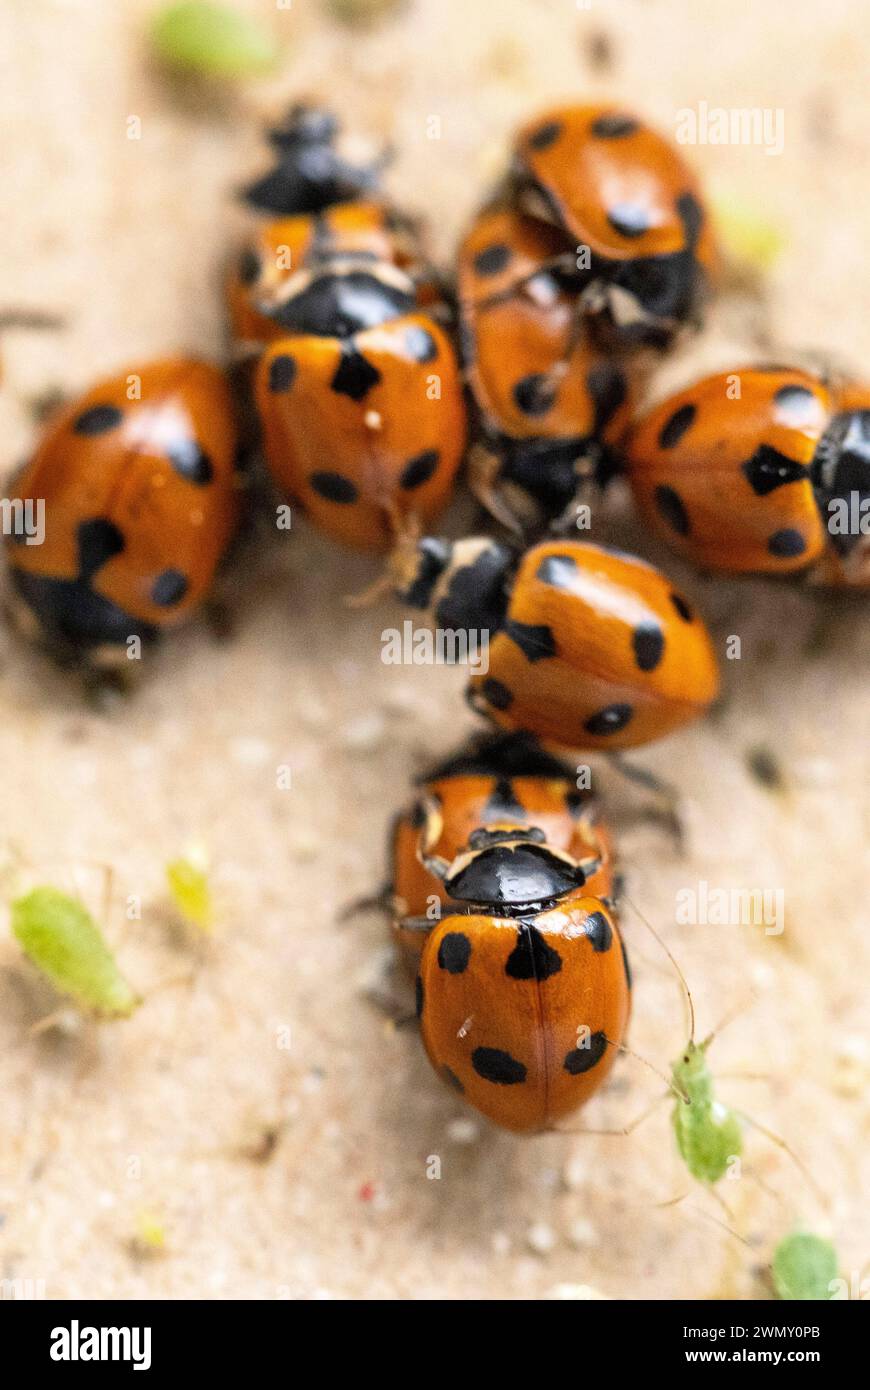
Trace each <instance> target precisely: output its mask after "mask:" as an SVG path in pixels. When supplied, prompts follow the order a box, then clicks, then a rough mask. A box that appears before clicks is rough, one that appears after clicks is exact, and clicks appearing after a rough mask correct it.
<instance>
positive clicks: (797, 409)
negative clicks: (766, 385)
mask: <svg viewBox="0 0 870 1390" xmlns="http://www.w3.org/2000/svg"><path fill="white" fill-rule="evenodd" d="M773 400H774V404H775V406H776V417H777V421H778V422H779V423H780V424H783V425H788V426H790V427H791V428H792V429H796V430H799V429H803V428H804V427H805V426H806V425H814V424H816V423H817V421H818V419H819V414H820V411H819V402H818V400H817V398H816V397H815V396H814V395H813V393H812V391H811V390H810V389H809V387H808V386H796V385H790V386H780V388H779V390H778V391H776V392H774V397H773Z"/></svg>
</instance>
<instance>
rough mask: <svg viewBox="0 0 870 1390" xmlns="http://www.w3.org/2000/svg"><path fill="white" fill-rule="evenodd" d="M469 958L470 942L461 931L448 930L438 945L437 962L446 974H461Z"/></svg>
mask: <svg viewBox="0 0 870 1390" xmlns="http://www.w3.org/2000/svg"><path fill="white" fill-rule="evenodd" d="M470 960H471V942H470V941H469V939H468V937H467V936H466V935H465V932H461V931H449V932H447V933H446V934H445V935H444V936H442V938H441V942H440V944H439V946H438V964H439V965H440V967H441V969H442V970H446V971H447V973H448V975H461V974H462V972H463V970H465V969H466V967H467V965H468V962H469V961H470Z"/></svg>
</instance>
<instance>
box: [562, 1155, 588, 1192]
mask: <svg viewBox="0 0 870 1390" xmlns="http://www.w3.org/2000/svg"><path fill="white" fill-rule="evenodd" d="M588 1170H589V1165H588V1163H587V1161H586V1159H585V1158H580V1157H574V1158H569V1159H568V1162H567V1163H566V1164H565V1167H564V1168H563V1169H562V1181H563V1183H564V1184H565V1186H566V1187H567V1189H568V1191H569V1192H577V1191H579V1189H580V1188H581V1187H585V1186H586V1178H587V1174H588Z"/></svg>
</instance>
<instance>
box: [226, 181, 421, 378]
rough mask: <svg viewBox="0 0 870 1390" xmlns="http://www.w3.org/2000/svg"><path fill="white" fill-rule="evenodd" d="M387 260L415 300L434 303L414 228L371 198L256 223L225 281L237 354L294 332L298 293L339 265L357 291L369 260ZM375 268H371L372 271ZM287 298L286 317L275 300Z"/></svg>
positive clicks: (319, 284) (312, 294) (319, 285)
mask: <svg viewBox="0 0 870 1390" xmlns="http://www.w3.org/2000/svg"><path fill="white" fill-rule="evenodd" d="M373 265H374V266H378V265H381V266H383V265H392V266H394V267H398V268H399V269H401V270H403V271H405V272H406V273H407V274H408V275H410V276H411V277H412V279H413V280H414V284H415V296H414V299H415V303H416V304H417V305H419V306H425V305H433V306H435V305H437V304H438V303H439V301H440V298H441V289H440V286H439V284H438V280H437V277H436V275H435V273H434V271H433V270H432V269H431V267H429V266H428V265H427V264H425V263H424V261H423V258H422V253H421V250H420V246H419V240H418V235H417V228H416V226H415V224H414V222H413V221H412V220H411V219H410V218H405V217H403V216H402V215H401V214H399V213H397V212H395V211H394V210H393V209H391V208H387V207H386V206H384V205H383V204H381V203H377V202H373V201H370V202H354V203H341V204H339V205H338V206H336V207H332V208H326V209H324V210H323V211H322V212H318V213H315V214H312V215H297V216H295V217H283V218H279V219H278V220H277V221H274V222H266V223H264V224H263V225H262V226H261V227H260V228H259V229H258V230H257V231H256V232H255V233H254V235H253V236H252V238H251V239H250V240H249V241H248V243H247V244H246V245H245V247H244V248H243V249H242V251H241V253H240V254H239V256H238V257H237V259H236V262H235V264H234V265H233V267H232V268H231V270H230V273H229V276H228V279H227V299H228V303H229V310H230V322H231V326H232V333H233V338H234V340H235V342H236V344H237V347H238V348H239V349H240V350H241V351H242V353H250V352H258V351H260V349H261V348H262V345H263V343H264V342H269V341H271V340H273V339H275V338H281V337H284V335H285V333H286V331H287V329H288V328H290V329H291V330H295V325H296V323H297V322H298V318H299V313H300V298H301V297H302V296H304V295H307V296H308V300H309V303H310V301H311V300H312V299H313V298H316V297H317V295H318V294H320V293H321V292H322V289H323V284H324V283H327V284H328V279H327V280H326V281H324V280H322V279H321V276H326V277H328V276H329V275H330V274H331V275H335V274H337V273H339V272H340V271H343V272H345V273H347V272H348V271H349V270H351V269H353V270H355V271H356V272H357V276H356V278H355V280H354V284H355V285H356V287H357V290H359V288H360V286H362V288H363V289H364V288H365V287H366V285H367V284H368V283H369V281H370V280H371V278H372V277H371V276H369V277H366V274H365V273H366V272H368V271H369V270H370V268H371V267H372V266H373ZM376 273H377V272H375V274H376ZM284 303H287V304H288V306H289V308H288V311H287V321H285V318H284V316H282V305H283V304H284Z"/></svg>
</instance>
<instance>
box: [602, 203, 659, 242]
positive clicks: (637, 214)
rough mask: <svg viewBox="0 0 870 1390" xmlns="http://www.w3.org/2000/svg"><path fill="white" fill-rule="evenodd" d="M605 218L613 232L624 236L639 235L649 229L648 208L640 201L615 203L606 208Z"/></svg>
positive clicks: (632, 236)
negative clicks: (613, 205)
mask: <svg viewBox="0 0 870 1390" xmlns="http://www.w3.org/2000/svg"><path fill="white" fill-rule="evenodd" d="M607 220H608V222H609V223H610V225H611V227H612V228H613V230H614V231H615V232H618V233H619V235H620V236H624V237H630V238H634V237H640V236H643V235H644V233H645V232H648V231H649V227H650V222H649V209H648V208H645V207H643V206H642V205H641V204H640V203H617V204H616V206H615V207H612V208H608V210H607Z"/></svg>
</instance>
